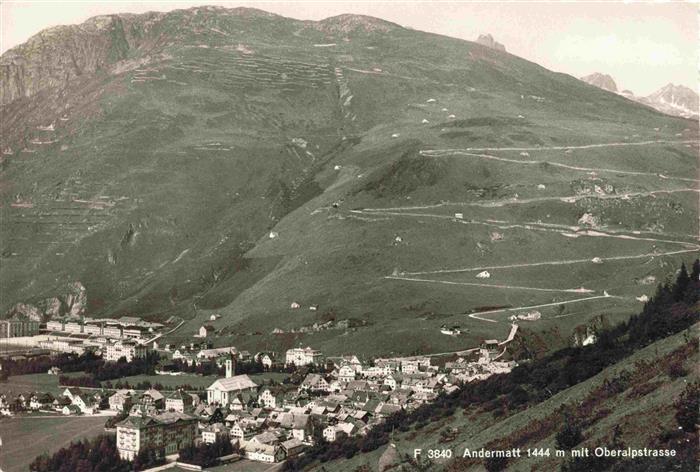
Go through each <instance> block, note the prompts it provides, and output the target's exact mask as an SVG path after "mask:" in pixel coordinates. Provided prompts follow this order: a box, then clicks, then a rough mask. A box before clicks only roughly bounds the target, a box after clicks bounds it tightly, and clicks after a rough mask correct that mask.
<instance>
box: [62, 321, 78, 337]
mask: <svg viewBox="0 0 700 472" xmlns="http://www.w3.org/2000/svg"><path fill="white" fill-rule="evenodd" d="M63 331H66V332H68V333H73V334H81V333H82V332H83V324H82V323H79V322H77V321H71V322H69V323H66V324H65V325H64V326H63Z"/></svg>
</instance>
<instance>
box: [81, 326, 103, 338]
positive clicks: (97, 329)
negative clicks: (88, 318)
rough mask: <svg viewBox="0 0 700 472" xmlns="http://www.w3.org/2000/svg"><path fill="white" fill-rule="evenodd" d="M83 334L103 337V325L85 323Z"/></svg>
mask: <svg viewBox="0 0 700 472" xmlns="http://www.w3.org/2000/svg"><path fill="white" fill-rule="evenodd" d="M83 333H85V334H94V335H96V336H101V335H102V325H100V324H95V323H85V326H83Z"/></svg>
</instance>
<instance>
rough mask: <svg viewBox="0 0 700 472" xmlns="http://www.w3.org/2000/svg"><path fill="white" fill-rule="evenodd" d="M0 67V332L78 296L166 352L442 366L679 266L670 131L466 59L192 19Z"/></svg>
mask: <svg viewBox="0 0 700 472" xmlns="http://www.w3.org/2000/svg"><path fill="white" fill-rule="evenodd" d="M1 62H2V64H3V69H2V102H3V110H2V112H3V122H2V148H3V150H4V152H3V156H2V158H3V161H2V187H1V188H2V208H0V216H1V218H2V225H0V231H1V233H0V240H1V241H2V251H1V254H2V270H1V271H0V284H1V285H0V286H2V299H1V300H0V301H1V305H2V307H1V308H2V309H4V310H6V309H7V308H9V307H10V306H12V305H13V304H14V303H16V302H21V301H22V302H33V303H38V304H40V303H41V300H42V299H44V298H47V297H52V296H56V295H59V294H61V293H63V292H64V291H65V286H66V284H69V283H71V282H74V281H76V280H79V281H81V282H82V283H83V284H84V285H85V287H86V288H87V294H88V303H89V305H88V311H89V313H91V314H94V315H115V314H120V313H133V314H136V315H139V316H145V317H155V318H161V319H163V318H166V317H168V316H169V315H171V314H176V315H179V316H181V317H183V318H185V319H188V320H189V321H188V322H187V323H186V324H185V325H184V326H183V328H181V329H180V330H179V331H178V332H177V333H176V334H178V335H180V336H181V337H182V338H186V337H189V336H190V335H191V334H192V333H193V332H194V330H196V329H198V328H199V326H200V325H201V324H202V323H203V322H204V321H205V320H208V318H209V316H210V315H211V314H213V313H220V314H222V317H221V318H220V319H219V320H217V321H216V322H215V323H214V324H215V327H216V328H217V330H218V332H217V336H216V338H215V340H216V342H217V343H219V344H222V343H229V342H234V343H236V344H237V345H240V346H243V347H246V348H261V347H265V346H268V347H274V348H280V347H284V346H285V345H287V346H291V345H294V344H297V343H299V342H303V343H306V344H311V345H314V346H316V347H320V348H323V349H324V350H326V351H328V352H350V351H353V352H358V351H360V352H365V353H368V354H371V353H379V352H381V353H388V352H391V351H394V352H413V351H425V352H428V351H433V352H434V351H447V350H456V349H460V348H463V347H464V346H465V345H469V344H470V343H473V341H474V340H476V339H478V338H480V337H485V336H488V337H505V335H506V333H507V331H508V329H509V326H508V324H507V322H506V321H507V318H508V317H510V316H513V315H517V314H522V313H526V312H529V311H532V310H537V311H539V312H540V313H541V315H542V321H541V322H538V323H537V324H536V325H535V326H536V329H539V327H540V326H542V327H546V328H550V327H552V326H553V325H555V326H562V327H563V329H562V332H563V333H567V332H568V331H569V330H570V329H571V328H572V327H573V326H576V325H578V324H581V323H585V321H586V320H587V319H588V318H590V317H593V316H597V315H601V314H604V315H607V316H608V317H610V318H611V319H614V318H615V317H619V316H627V315H628V314H630V313H632V312H634V310H635V309H636V307H637V306H639V301H637V300H636V299H635V298H636V297H642V296H643V295H645V294H648V293H649V292H650V290H651V288H652V287H653V286H654V284H655V283H656V281H660V280H662V279H663V277H665V276H666V275H667V273H668V271H669V267H675V266H677V265H678V264H677V262H678V261H679V260H680V259H681V258H682V257H683V256H685V255H687V253H689V252H693V251H697V248H698V246H697V239H696V237H697V234H698V229H697V180H696V179H697V175H696V162H697V161H696V156H697V145H696V138H697V124H696V123H695V122H691V121H687V120H683V119H678V118H671V117H667V116H663V115H660V114H658V113H656V112H654V111H652V110H650V109H648V108H646V107H643V106H641V105H638V104H635V103H633V102H630V101H628V100H626V99H624V98H622V97H619V96H616V95H613V94H609V93H607V92H604V91H601V90H599V89H597V88H595V87H592V86H588V85H586V84H583V83H581V82H580V81H578V80H576V79H574V78H573V77H570V76H566V75H563V74H556V73H552V72H550V71H547V70H546V69H543V68H541V67H539V66H537V65H536V64H532V63H530V62H527V61H525V60H522V59H520V58H518V57H515V56H512V55H510V54H507V53H505V52H501V51H495V50H492V49H489V48H486V47H483V46H481V45H478V44H475V43H471V42H466V41H461V40H456V39H452V38H447V37H442V36H437V35H432V34H427V33H422V32H417V31H412V30H407V29H404V28H401V27H399V26H397V25H394V24H391V23H387V22H383V21H381V20H377V19H373V18H367V17H358V16H352V15H343V16H340V17H334V18H330V19H327V20H324V21H322V22H301V21H296V20H291V19H288V18H283V17H279V16H275V15H271V14H268V13H265V12H260V11H258V10H249V9H232V10H229V9H221V8H196V9H190V10H181V11H175V12H171V13H167V14H162V13H152V14H145V15H120V16H110V17H99V18H96V19H92V20H89V21H88V22H87V23H85V24H83V25H79V26H72V27H61V28H56V29H52V30H49V31H46V32H43V33H40V34H39V35H38V36H36V37H34V38H32V39H31V40H30V41H29V42H28V43H26V44H25V45H22V46H19V47H18V48H15V49H13V50H11V51H8V52H7V53H5V54H4V55H3V56H2V60H1ZM591 144H605V146H600V147H597V146H596V147H589V145H591ZM611 144H614V145H611ZM574 146H575V147H574ZM457 214H461V216H460V217H458V218H456V216H457ZM594 260H595V262H592V261H594ZM601 262H602V263H601ZM441 271H447V272H441ZM484 271H486V272H487V273H488V276H489V277H488V278H485V276H483V275H482V276H480V278H477V277H476V275H477V274H479V273H481V272H484ZM292 303H298V304H299V305H301V308H300V309H297V310H292V309H290V306H291V304H292ZM312 305H314V306H315V305H318V306H319V308H318V310H316V311H311V310H309V307H310V306H312ZM520 307H523V308H522V309H518V308H520ZM528 307H535V308H528ZM479 310H481V311H484V310H486V311H489V310H490V311H492V313H490V314H485V315H483V316H484V317H487V318H489V319H492V320H494V321H496V322H488V321H483V320H479V319H478V318H470V317H468V316H467V314H469V313H473V312H475V311H479ZM494 310H495V311H494ZM444 323H449V324H461V325H462V326H463V327H464V328H465V329H467V330H468V332H467V334H466V335H464V336H462V337H456V338H455V337H448V336H444V335H440V334H439V331H438V328H439V326H440V325H441V324H444ZM314 324H316V325H317V328H313V325H314ZM321 324H324V327H325V328H328V329H320V328H318V325H321ZM347 326H350V328H347ZM273 330H277V331H276V332H277V333H279V334H277V335H275V336H272V335H271V334H270V333H271V332H272V331H273ZM292 330H293V331H294V332H292ZM299 331H303V332H299ZM375 333H377V334H381V335H380V336H377V335H375ZM387 335H389V336H387ZM564 336H566V334H564Z"/></svg>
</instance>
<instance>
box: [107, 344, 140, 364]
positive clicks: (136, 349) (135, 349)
mask: <svg viewBox="0 0 700 472" xmlns="http://www.w3.org/2000/svg"><path fill="white" fill-rule="evenodd" d="M146 354H148V346H146V345H144V344H139V343H137V342H136V341H131V340H123V341H116V342H113V343H108V344H107V345H106V346H105V347H104V350H103V352H102V358H103V359H105V360H107V361H118V360H119V359H121V358H122V357H125V358H126V360H127V362H131V361H133V360H134V359H140V358H143V357H146Z"/></svg>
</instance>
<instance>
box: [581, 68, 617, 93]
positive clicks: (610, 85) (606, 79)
mask: <svg viewBox="0 0 700 472" xmlns="http://www.w3.org/2000/svg"><path fill="white" fill-rule="evenodd" d="M581 80H583V81H584V82H586V83H588V84H591V85H595V86H596V87H598V88H602V89H603V90H607V91H608V92H617V84H616V83H615V81H614V80H613V78H612V77H610V76H609V75H608V74H601V73H599V72H595V73H593V74H590V75H587V76H585V77H581Z"/></svg>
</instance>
